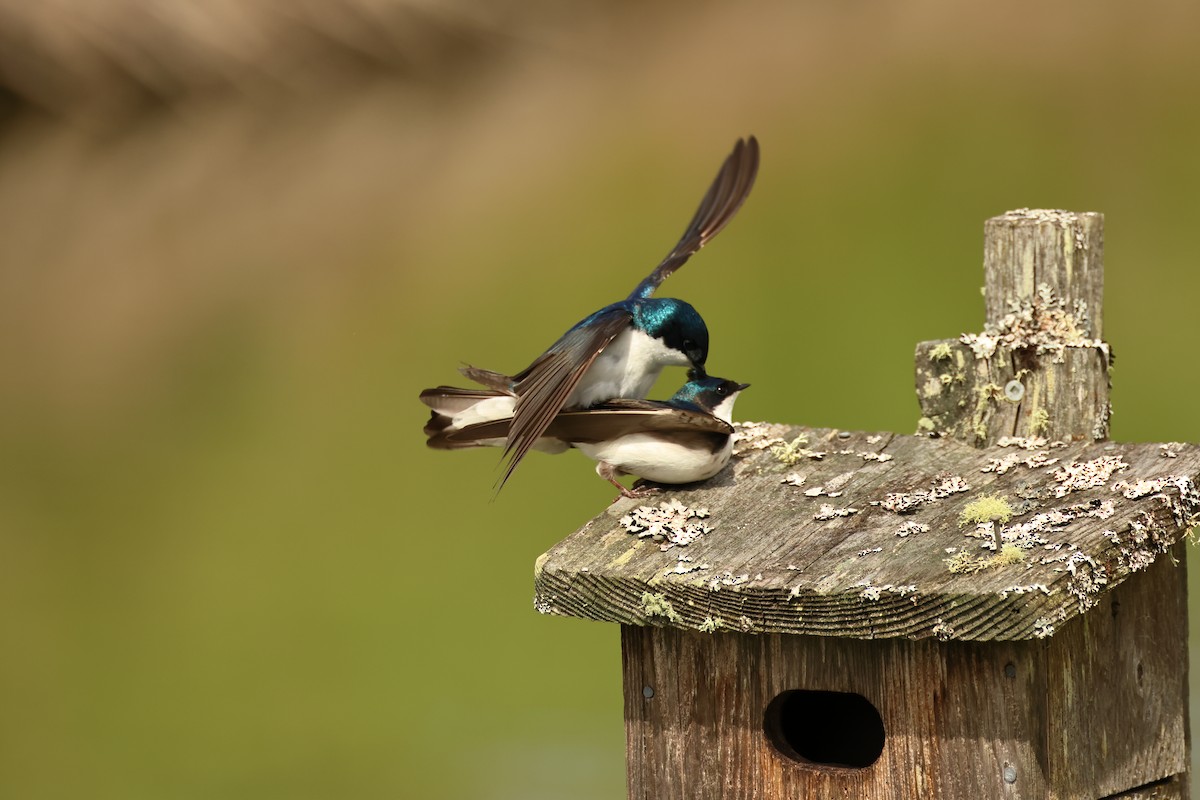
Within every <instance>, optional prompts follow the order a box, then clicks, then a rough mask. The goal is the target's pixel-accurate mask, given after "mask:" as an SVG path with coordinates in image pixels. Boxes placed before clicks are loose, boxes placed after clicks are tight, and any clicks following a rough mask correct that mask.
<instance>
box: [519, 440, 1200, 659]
mask: <svg viewBox="0 0 1200 800" xmlns="http://www.w3.org/2000/svg"><path fill="white" fill-rule="evenodd" d="M739 429H740V430H742V431H743V432H746V431H748V430H753V431H755V433H756V434H757V435H758V436H759V440H760V441H762V438H763V437H766V436H770V437H773V438H775V439H778V440H782V441H788V442H791V441H793V440H794V439H795V438H796V437H797V436H799V435H801V434H803V435H805V436H806V437H807V439H808V442H809V445H808V446H809V448H810V449H812V450H815V451H824V452H825V453H826V455H825V456H824V457H823V458H822V459H820V460H814V459H812V458H801V461H800V462H799V463H796V464H794V465H785V464H781V463H780V461H779V459H778V457H777V456H776V455H774V454H773V453H772V452H771V450H770V449H769V448H768V449H749V451H748V452H747V453H745V454H743V455H742V456H741V457H735V459H734V464H733V465H731V466H730V467H729V468H727V469H726V470H725V471H724V472H722V473H721V474H720V475H718V476H717V477H716V478H714V479H712V480H710V481H709V482H707V483H706V484H704V485H703V486H701V487H699V488H692V489H687V488H682V489H672V490H671V491H669V492H666V493H664V494H663V495H662V496H661V497H659V498H655V499H652V500H649V501H647V500H626V499H621V500H617V501H616V502H614V503H613V505H612V506H610V507H609V508H608V509H607V510H606V511H605V512H604V513H602V514H600V515H599V516H597V517H596V518H595V519H593V520H591V521H590V522H588V523H587V524H586V525H584V526H583V528H581V529H580V530H579V531H577V532H575V533H574V534H572V535H571V536H569V537H567V538H566V539H565V540H563V541H562V542H560V543H559V544H558V545H556V546H555V547H554V548H552V549H551V550H550V551H549V552H547V553H546V554H545V555H543V556H542V557H541V558H540V559H539V560H538V562H537V565H536V569H535V588H536V600H535V604H536V607H537V608H538V610H540V611H542V612H543V613H550V614H562V615H566V616H575V617H583V618H586V619H596V620H605V621H610V622H621V623H627V624H633V625H658V626H664V625H665V626H671V627H679V628H688V629H693V630H708V631H713V630H717V631H720V630H726V631H728V630H740V631H745V632H753V633H793V634H823V635H829V636H846V637H855V638H862V639H874V638H884V637H909V638H923V637H931V636H936V637H938V638H940V639H946V640H952V639H961V640H1005V639H1026V638H1032V637H1044V636H1048V635H1051V634H1053V633H1054V632H1055V631H1056V630H1057V629H1059V628H1060V627H1061V626H1062V625H1063V623H1065V622H1067V621H1068V620H1070V619H1072V618H1073V617H1075V616H1077V615H1078V614H1079V613H1080V612H1081V611H1083V610H1086V609H1087V608H1089V607H1091V606H1094V605H1096V604H1097V603H1099V602H1101V600H1102V597H1103V595H1104V594H1105V593H1106V592H1108V591H1110V590H1112V589H1113V588H1114V587H1116V586H1117V585H1119V584H1120V583H1121V582H1122V581H1123V580H1125V579H1126V578H1127V577H1128V576H1129V575H1130V574H1132V573H1134V572H1136V571H1139V570H1142V569H1145V568H1146V567H1148V566H1149V565H1150V564H1151V563H1153V562H1154V560H1155V559H1156V558H1157V557H1159V556H1160V555H1161V554H1162V553H1165V552H1166V550H1167V548H1168V547H1169V546H1170V545H1171V544H1173V543H1174V542H1175V541H1177V540H1178V539H1179V538H1180V537H1182V536H1183V535H1184V532H1185V530H1186V529H1187V523H1188V520H1189V519H1190V518H1191V517H1192V515H1195V514H1197V513H1200V499H1198V497H1197V494H1196V491H1195V481H1196V480H1197V478H1198V477H1200V447H1197V446H1195V445H1179V446H1175V445H1172V446H1171V447H1163V446H1160V445H1155V444H1123V445H1117V444H1099V443H1088V444H1083V443H1080V444H1072V445H1069V446H1062V447H1056V448H1047V449H1043V450H1023V449H1020V448H1016V447H1003V448H1000V447H998V448H990V449H988V450H986V451H982V450H978V449H975V448H973V447H969V446H967V445H964V444H962V443H960V442H955V441H951V440H946V439H930V438H928V437H923V436H893V435H891V434H879V435H875V436H873V435H869V434H866V433H857V432H856V433H850V434H848V435H845V434H842V435H839V432H837V431H831V430H828V429H812V428H797V427H785V426H765V427H761V426H760V427H755V428H747V427H746V426H740V428H739ZM876 436H878V437H879V438H876ZM868 440H869V441H868ZM863 453H879V454H886V455H890V456H892V459H891V460H889V461H885V462H878V461H871V460H864V458H863V457H862V454H863ZM1039 453H1040V454H1042V455H1041V456H1038V454H1039ZM1168 454H1170V455H1173V456H1174V457H1168ZM1039 457H1040V458H1045V459H1051V458H1052V459H1055V462H1054V463H1051V464H1048V465H1044V466H1033V467H1030V466H1026V465H1024V464H1019V463H1018V464H1015V465H1013V466H1011V467H1009V468H1008V469H1007V471H1005V472H1003V473H1001V472H999V471H995V470H998V469H999V468H1002V467H1003V464H1001V465H1000V466H997V463H996V462H998V461H999V460H1002V459H1010V458H1011V459H1014V460H1016V459H1034V458H1039ZM1113 458H1119V459H1120V463H1122V464H1126V465H1127V466H1125V467H1124V468H1122V469H1119V470H1117V471H1115V472H1113V474H1112V475H1111V476H1110V477H1109V478H1108V479H1107V480H1104V481H1102V482H1101V484H1100V485H1098V486H1095V487H1093V488H1087V489H1078V490H1073V491H1069V492H1065V489H1066V488H1067V487H1068V485H1069V483H1066V482H1064V481H1060V480H1057V479H1056V477H1055V476H1056V474H1059V473H1056V470H1058V469H1059V468H1061V467H1063V466H1067V465H1072V464H1089V463H1095V462H1097V461H1098V460H1103V459H1113ZM1033 463H1039V462H1036V461H1035V462H1033ZM985 469H993V471H989V472H984V471H983V470H985ZM790 473H796V474H799V475H802V476H803V478H804V481H803V484H802V485H801V486H792V485H788V484H786V483H783V482H782V480H783V479H784V478H785V477H787V476H788V475H789V474H790ZM946 476H954V477H961V478H962V480H963V482H964V483H965V484H966V485H967V486H969V490H968V491H964V492H959V493H954V494H949V495H948V496H945V497H942V498H940V499H936V500H932V501H929V502H924V503H920V504H918V505H916V506H915V507H913V508H912V509H911V510H909V511H908V512H907V513H897V512H896V511H889V510H887V508H886V507H885V505H882V503H886V502H887V500H888V498H889V495H892V494H893V493H897V494H901V495H902V496H908V497H913V496H919V495H917V494H916V493H918V492H921V491H924V490H929V489H930V488H931V487H933V486H936V485H938V483H939V482H940V481H944V480H945V479H946ZM1164 478H1171V479H1172V483H1170V484H1169V485H1164V486H1162V487H1161V491H1151V492H1148V493H1147V494H1145V496H1142V497H1140V498H1137V499H1132V498H1127V497H1126V496H1125V495H1124V494H1123V493H1122V491H1119V490H1116V489H1115V488H1114V487H1116V486H1117V484H1118V483H1119V482H1121V481H1125V482H1131V483H1135V482H1136V481H1137V480H1139V479H1160V480H1161V479H1164ZM831 482H833V483H835V484H841V487H840V491H841V492H842V493H841V494H840V495H839V496H837V497H832V498H831V497H827V496H816V497H810V496H808V495H806V493H805V491H806V490H809V489H815V488H818V487H823V486H824V485H826V484H829V483H831ZM1058 492H1065V493H1064V496H1062V497H1058V496H1056V493H1058ZM990 494H995V495H999V496H1001V497H1005V498H1007V500H1008V502H1009V503H1010V504H1011V505H1012V507H1013V509H1014V512H1015V514H1014V516H1013V518H1012V520H1011V521H1010V522H1009V523H1008V525H1007V526H1004V530H1005V531H1006V532H1007V531H1013V530H1019V528H1018V527H1017V526H1021V525H1027V526H1032V525H1033V524H1034V523H1036V522H1037V521H1038V520H1039V519H1040V520H1042V521H1043V523H1044V525H1043V527H1045V528H1047V529H1046V530H1044V531H1043V532H1042V533H1040V534H1036V535H1035V536H1037V537H1040V539H1034V540H1033V541H1036V542H1040V543H1037V544H1036V545H1035V546H1032V547H1030V548H1029V549H1024V550H1022V551H1021V553H1020V558H1019V560H1017V561H1016V563H1011V564H1008V565H1004V566H999V565H995V566H988V567H986V568H984V569H981V570H979V571H977V572H974V573H972V574H963V573H956V572H952V571H951V570H950V569H949V566H948V564H947V559H948V558H951V557H952V555H958V554H962V553H966V554H967V557H970V558H981V559H982V558H987V557H990V556H991V555H993V551H992V550H989V549H987V548H988V546H992V547H994V546H995V544H994V533H993V534H981V533H979V532H978V531H977V529H976V528H975V526H974V525H967V526H966V527H960V524H959V518H960V515H961V514H962V512H963V510H964V508H965V507H966V506H967V505H968V503H970V502H972V501H975V500H977V499H979V498H980V497H981V496H984V495H990ZM668 499H670V500H677V501H679V502H680V503H682V504H684V505H686V506H688V507H689V508H692V509H699V508H706V509H707V510H708V512H709V516H708V517H707V518H706V519H705V521H706V522H707V523H708V524H709V525H710V526H712V530H711V532H709V533H707V534H705V535H703V536H701V537H699V538H698V539H697V540H696V541H694V542H693V543H692V544H690V545H688V546H686V547H674V548H671V549H668V550H663V549H661V547H660V545H659V544H658V543H656V542H655V541H652V540H651V539H650V538H638V537H637V536H635V535H634V534H631V533H630V532H628V531H627V530H626V529H625V528H623V527H622V525H621V519H622V518H623V517H626V516H627V515H629V514H630V513H631V512H632V511H633V510H634V509H635V508H637V507H638V506H641V505H643V504H645V503H649V504H651V505H657V504H659V503H660V502H663V501H665V500H668ZM824 503H829V504H830V505H833V506H835V507H836V508H847V507H850V508H855V509H858V510H857V512H856V513H854V514H853V515H850V516H845V517H834V518H832V519H828V520H817V519H814V517H815V516H818V515H819V513H820V509H821V506H822V504H824ZM1108 503H1111V504H1112V505H1111V508H1109V507H1108V506H1107V504H1108ZM1102 504H1103V505H1102ZM1072 509H1074V510H1072ZM1081 509H1086V510H1081ZM1087 510H1090V513H1093V514H1095V516H1088V515H1087V513H1089V512H1088V511H1087ZM1054 514H1062V515H1065V517H1067V518H1068V519H1067V520H1066V521H1065V522H1063V523H1062V524H1060V525H1048V524H1045V521H1046V520H1047V519H1051V518H1052V516H1047V515H1054ZM1104 514H1108V516H1106V517H1104V518H1102V517H1101V516H1100V515H1104ZM1039 515H1040V516H1039ZM1060 519H1062V518H1061V517H1060ZM910 524H911V525H919V526H926V527H927V529H926V530H920V529H918V532H911V533H909V534H908V535H904V536H901V535H899V534H900V533H901V532H902V531H903V529H904V527H905V526H906V525H910ZM1002 536H1007V533H1005V534H1002ZM977 537H982V538H977ZM950 548H954V552H953V553H948V552H947V551H948V549H950ZM960 557H961V556H960ZM680 558H687V559H690V560H689V561H680ZM680 571H683V572H682V573H681V572H680Z"/></svg>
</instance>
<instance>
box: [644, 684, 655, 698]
mask: <svg viewBox="0 0 1200 800" xmlns="http://www.w3.org/2000/svg"><path fill="white" fill-rule="evenodd" d="M642 697H644V698H646V699H647V700H649V699H650V698H651V697H654V687H653V686H643V687H642Z"/></svg>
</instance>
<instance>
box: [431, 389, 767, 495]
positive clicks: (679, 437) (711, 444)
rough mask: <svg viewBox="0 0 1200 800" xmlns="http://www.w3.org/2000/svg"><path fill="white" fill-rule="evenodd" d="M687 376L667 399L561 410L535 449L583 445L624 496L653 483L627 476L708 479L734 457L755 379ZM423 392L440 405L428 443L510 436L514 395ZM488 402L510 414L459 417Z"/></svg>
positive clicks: (449, 444) (500, 441) (455, 444)
mask: <svg viewBox="0 0 1200 800" xmlns="http://www.w3.org/2000/svg"><path fill="white" fill-rule="evenodd" d="M689 377H691V380H689V381H688V382H687V383H686V384H684V386H683V388H682V389H680V390H679V391H678V392H676V393H675V394H674V396H672V397H671V399H670V400H667V401H666V402H658V401H654V400H631V399H613V400H609V401H607V402H605V403H601V404H599V405H596V406H593V407H592V408H588V409H581V410H578V411H562V412H559V414H558V415H557V416H555V417H554V419H552V420H551V421H550V424H549V425H547V426H546V428H545V430H544V431H542V435H541V436H540V437H538V439H537V440H535V441H534V442H533V444H532V445H531V448H532V449H536V450H542V451H545V452H549V453H560V452H563V451H564V450H567V449H569V448H572V447H574V448H576V449H578V450H579V451H580V452H582V453H583V454H584V455H586V456H587V457H588V458H590V459H592V460H593V461H595V462H596V473H597V474H598V475H599V476H600V477H602V478H604V479H605V480H607V481H608V482H609V483H611V484H613V485H614V486H616V487H617V488H618V489H620V490H621V494H622V495H624V496H626V497H637V496H640V495H641V494H644V493H645V492H646V491H647V490H646V489H634V490H630V489H626V488H625V487H624V486H622V485H621V484H620V483H618V481H617V479H618V478H619V477H621V476H622V475H634V476H637V477H638V478H642V479H644V480H646V481H651V482H653V483H663V484H681V483H695V482H696V481H703V480H707V479H709V478H711V477H712V476H714V475H716V474H717V473H718V472H720V471H721V470H722V469H724V467H725V465H726V464H727V463H729V456H730V453H731V452H732V450H733V443H732V440H731V438H730V437H731V435H732V434H733V425H732V415H733V404H734V401H735V400H737V396H738V394H739V393H740V392H741V391H742V390H743V389H745V388H746V387H747V386H748V385H749V384H745V383H735V382H734V381H730V380H725V379H724V378H714V377H707V376H704V375H703V374H702V373H696V372H691V373H689ZM421 399H422V400H424V401H425V402H426V403H427V404H428V405H429V406H430V407H432V408H433V409H434V413H433V415H432V417H431V419H430V421H429V424H428V425H426V426H425V433H426V435H428V436H429V440H428V442H427V443H428V445H429V446H430V447H433V448H437V449H443V450H455V449H459V448H465V447H489V446H491V447H499V446H503V445H504V444H505V442H506V441H507V440H508V436H509V433H510V427H511V424H512V421H513V417H512V416H511V408H512V401H513V398H512V396H511V395H507V394H504V393H501V392H497V391H490V392H489V391H480V390H471V389H455V388H453V387H449V386H442V387H438V388H437V389H426V390H425V392H423V393H422V394H421ZM485 401H493V406H492V407H491V410H492V411H500V410H501V409H503V408H504V407H505V406H506V405H507V406H508V408H509V409H510V413H509V414H508V415H504V416H501V417H499V418H496V419H492V420H489V421H474V422H471V421H467V419H466V418H463V417H461V416H457V415H458V414H461V410H460V411H458V412H456V411H455V409H456V408H458V409H461V408H465V407H468V406H469V407H473V408H477V407H478V406H479V405H480V403H481V402H485ZM456 419H457V420H458V421H459V422H462V423H464V424H457V423H456Z"/></svg>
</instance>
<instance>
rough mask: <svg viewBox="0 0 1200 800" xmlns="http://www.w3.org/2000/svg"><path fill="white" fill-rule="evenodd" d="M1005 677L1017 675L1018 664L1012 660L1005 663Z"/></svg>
mask: <svg viewBox="0 0 1200 800" xmlns="http://www.w3.org/2000/svg"><path fill="white" fill-rule="evenodd" d="M1004 677H1006V678H1015V677H1017V665H1016V664H1014V663H1012V662H1011V661H1010V662H1008V663H1007V664H1005V665H1004Z"/></svg>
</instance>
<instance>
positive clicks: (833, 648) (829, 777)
mask: <svg viewBox="0 0 1200 800" xmlns="http://www.w3.org/2000/svg"><path fill="white" fill-rule="evenodd" d="M622 645H623V647H622V650H623V663H624V675H625V678H624V680H625V684H624V687H625V719H626V732H627V744H628V753H627V755H628V770H629V780H628V784H629V796H630V798H633V799H635V800H636V799H638V798H659V799H662V800H667V799H668V798H680V799H681V800H682V799H683V798H687V800H707V799H708V798H714V799H715V798H728V799H730V800H736V799H737V798H746V799H747V800H749V798H754V800H771V799H773V798H795V797H805V798H814V800H817V799H818V798H846V797H870V798H872V799H873V800H927V798H931V797H936V798H939V800H956V799H959V798H961V799H962V800H978V798H1011V800H1027V799H1028V798H1047V797H1050V794H1049V790H1048V788H1047V783H1046V778H1045V774H1046V765H1045V764H1044V763H1042V761H1041V759H1043V758H1044V757H1045V752H1046V741H1045V737H1046V731H1047V727H1046V725H1045V719H1044V717H1043V714H1044V713H1045V712H1044V706H1043V703H1042V698H1043V697H1044V696H1045V688H1046V687H1045V677H1046V672H1045V670H1044V668H1041V667H1039V666H1034V668H1031V669H1024V668H1023V669H1021V670H1020V671H1019V672H1016V673H1013V675H1012V677H1010V676H1009V675H1008V674H1007V673H1006V672H1005V667H1006V665H1008V664H1011V663H1014V662H1018V663H1021V664H1022V665H1027V664H1034V665H1039V664H1043V663H1044V658H1045V652H1044V648H1042V646H1041V643H1038V642H1003V643H995V644H987V645H982V644H978V643H937V642H932V641H928V640H927V641H907V640H889V641H884V642H863V641H858V640H852V639H828V638H816V637H806V636H775V635H767V636H740V635H730V634H716V635H713V636H705V635H703V634H698V633H689V632H685V631H675V630H662V629H647V628H640V627H636V626H623V628H622ZM797 688H803V689H808V690H818V691H832V692H854V693H857V694H860V695H862V696H863V697H865V698H866V699H867V700H868V701H870V703H871V704H872V705H873V706H874V707H875V708H876V709H877V710H878V711H879V714H880V717H881V718H882V720H883V725H884V729H885V731H886V738H885V741H884V746H883V752H882V754H881V755H880V756H879V759H878V760H877V761H875V762H874V763H873V764H871V765H870V766H867V767H863V768H857V769H855V768H845V767H837V766H828V765H814V764H811V763H803V762H800V761H797V760H795V759H793V758H791V757H789V756H787V755H785V754H784V753H782V752H780V750H778V749H777V748H775V747H774V746H773V745H772V744H771V743H770V741H769V738H768V735H767V733H766V730H765V724H764V715H765V713H766V709H767V707H768V704H769V703H770V702H771V700H772V699H774V698H775V697H776V696H777V695H779V694H780V693H781V692H784V691H787V690H792V689H797ZM805 723H806V724H808V725H812V726H817V727H818V729H819V728H820V727H821V726H822V725H827V724H829V723H830V721H829V720H822V719H811V720H806V721H805ZM1006 770H1007V772H1008V775H1007V778H1008V779H1006ZM1009 779H1011V780H1009Z"/></svg>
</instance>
